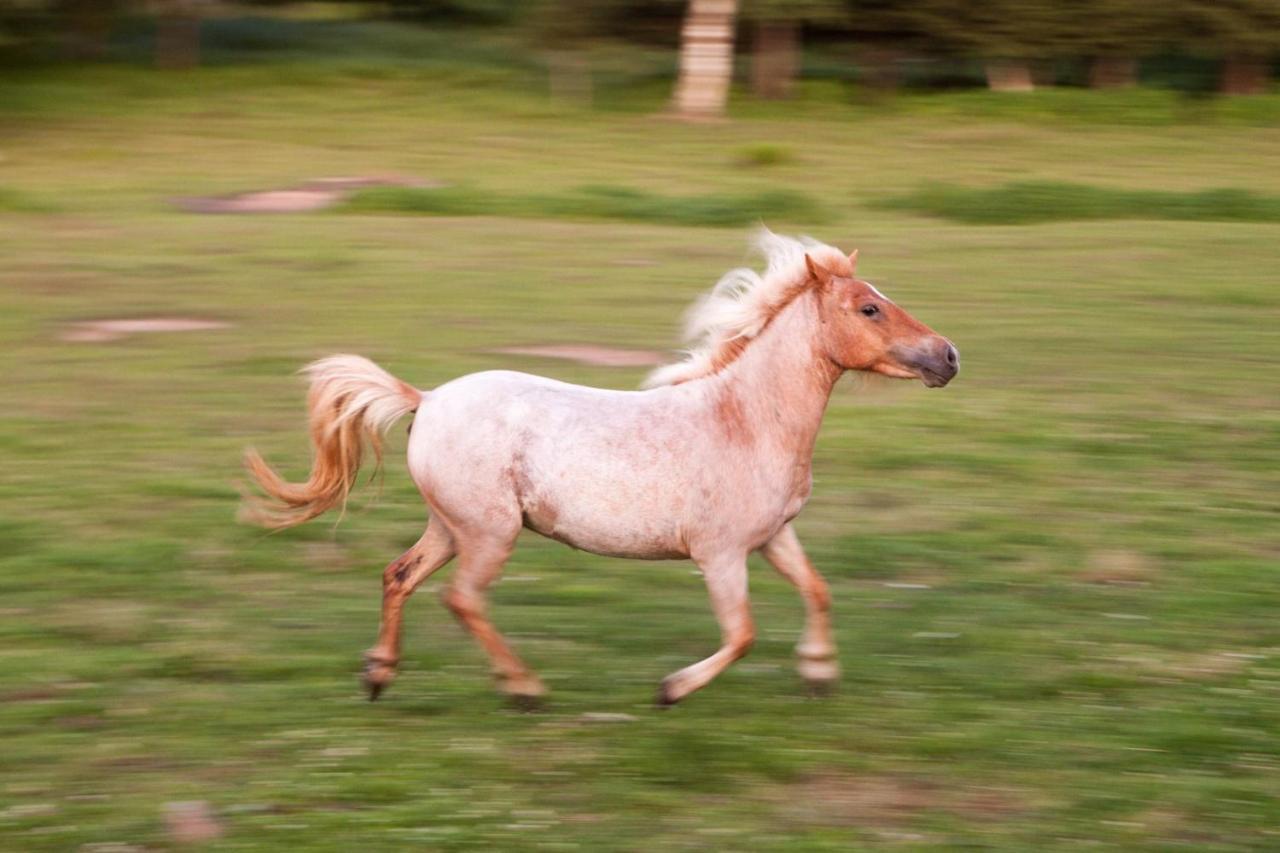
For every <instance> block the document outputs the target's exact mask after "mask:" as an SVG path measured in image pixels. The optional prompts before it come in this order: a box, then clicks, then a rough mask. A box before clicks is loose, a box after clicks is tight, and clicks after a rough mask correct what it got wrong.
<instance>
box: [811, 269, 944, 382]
mask: <svg viewBox="0 0 1280 853" xmlns="http://www.w3.org/2000/svg"><path fill="white" fill-rule="evenodd" d="M856 254H857V253H854V257H856ZM852 259H853V258H852V257H851V259H850V260H852ZM806 260H807V261H808V264H809V270H810V272H811V273H812V274H813V276H814V278H815V279H816V280H817V282H818V299H819V304H820V306H821V314H822V321H823V327H824V329H825V345H826V350H827V356H828V357H829V358H830V359H831V360H832V361H834V362H835V363H836V364H838V365H840V366H841V367H843V368H845V369H846V370H866V371H870V372H872V373H881V374H883V375H885V376H892V377H894V378H897V379H919V380H920V381H921V382H923V383H924V384H925V385H927V386H929V387H930V388H940V387H942V386H943V385H946V384H947V383H948V382H950V381H951V380H952V379H953V378H954V377H955V375H956V373H957V372H959V370H960V354H959V352H957V351H956V348H955V347H954V346H953V345H952V343H951V341H949V340H947V339H946V338H944V337H942V336H941V335H939V334H937V333H936V332H934V331H933V329H930V328H929V327H928V326H926V325H925V324H924V323H921V322H920V321H919V320H917V319H916V318H914V317H912V316H911V315H910V314H908V313H907V312H906V311H904V310H902V309H901V308H899V307H898V306H897V305H895V304H894V303H893V302H891V301H890V300H889V299H888V298H886V297H885V296H884V294H882V293H880V291H878V290H876V289H875V288H874V287H872V286H871V285H870V284H869V283H867V282H865V281H862V280H861V279H858V278H846V277H843V276H838V275H835V274H834V273H832V272H830V271H829V270H826V269H824V268H823V267H821V266H819V265H818V264H817V263H816V262H815V261H813V260H812V259H811V258H807V259H806Z"/></svg>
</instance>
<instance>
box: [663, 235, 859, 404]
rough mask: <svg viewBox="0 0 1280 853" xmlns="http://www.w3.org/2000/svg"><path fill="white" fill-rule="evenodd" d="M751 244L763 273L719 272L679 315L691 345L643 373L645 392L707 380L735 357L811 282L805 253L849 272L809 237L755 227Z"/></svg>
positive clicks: (840, 256)
mask: <svg viewBox="0 0 1280 853" xmlns="http://www.w3.org/2000/svg"><path fill="white" fill-rule="evenodd" d="M752 242H753V244H754V248H755V249H756V250H757V251H759V252H760V254H761V255H763V256H764V258H765V271H764V274H763V275H761V274H760V273H757V272H756V271H755V270H753V269H749V268H747V267H742V268H739V269H735V270H730V271H729V272H727V273H725V274H724V276H723V277H722V278H721V279H720V281H718V282H717V283H716V286H715V287H713V288H712V289H711V292H710V293H708V294H707V295H706V296H704V297H702V298H701V299H699V300H698V301H697V302H696V303H694V305H693V307H692V308H690V309H689V312H688V314H687V315H686V316H685V330H684V339H685V341H686V342H688V343H689V344H690V345H691V346H690V348H689V349H688V350H687V355H686V357H685V359H684V360H683V361H678V362H676V363H675V364H668V365H666V366H665V367H660V368H658V369H657V370H655V371H654V372H653V373H651V374H649V377H648V378H647V379H646V380H645V382H644V387H645V388H655V387H657V386H659V385H679V384H680V383H681V382H688V381H689V380H691V379H697V378H699V377H701V376H709V375H710V374H712V373H716V372H718V371H719V370H720V369H721V368H723V367H724V366H725V365H727V364H729V363H731V362H732V361H733V360H734V359H736V358H737V357H738V356H739V355H741V354H742V351H743V350H744V349H746V347H747V344H748V343H749V342H750V341H751V339H752V338H754V337H756V336H757V335H759V334H760V332H761V331H763V330H764V328H765V326H767V325H769V321H770V320H772V319H773V318H774V317H775V316H777V314H778V312H779V311H781V310H782V309H783V308H784V307H786V306H787V304H788V303H790V302H791V300H793V299H795V298H796V297H797V296H799V295H800V294H801V293H803V292H804V291H805V290H806V289H807V288H808V287H809V286H810V285H812V284H813V280H812V279H811V278H810V276H809V270H808V268H807V267H806V265H805V262H804V257H805V255H810V256H812V258H813V259H814V260H815V261H817V262H818V263H819V264H821V265H822V266H823V267H825V268H827V269H829V270H831V271H832V272H834V273H836V274H837V275H852V274H853V268H852V265H851V264H850V263H849V259H848V258H847V257H845V255H844V253H843V252H841V251H840V250H839V249H836V248H834V247H832V246H828V245H826V244H825V243H819V242H818V241H817V240H813V239H811V238H809V237H801V238H799V239H797V238H794V237H783V236H781V235H779V234H774V233H773V232H772V231H770V230H769V229H768V228H761V229H760V231H759V232H758V233H757V234H756V236H755V239H754V240H753V241H752Z"/></svg>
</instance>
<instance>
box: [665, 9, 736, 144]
mask: <svg viewBox="0 0 1280 853" xmlns="http://www.w3.org/2000/svg"><path fill="white" fill-rule="evenodd" d="M737 7H738V3H737V0H689V11H688V12H687V13H686V14H685V19H684V26H683V28H682V29H681V30H680V77H679V79H678V80H677V81H676V93H675V100H674V103H673V108H674V110H675V114H676V115H677V116H679V117H681V118H686V119H701V118H718V117H720V116H722V115H724V109H725V105H726V103H727V102H728V100H729V84H730V83H731V82H733V25H734V18H735V16H736V15H737V11H738V8H737Z"/></svg>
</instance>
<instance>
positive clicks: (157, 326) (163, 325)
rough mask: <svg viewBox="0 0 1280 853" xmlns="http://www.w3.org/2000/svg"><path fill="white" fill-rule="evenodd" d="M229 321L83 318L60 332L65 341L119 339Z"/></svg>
mask: <svg viewBox="0 0 1280 853" xmlns="http://www.w3.org/2000/svg"><path fill="white" fill-rule="evenodd" d="M230 326H231V324H230V323H224V322H222V321H221V320H205V319H201V318H199V317H134V318H128V319H118V320H84V321H81V322H79V323H72V324H71V325H70V326H69V327H68V328H67V329H65V330H64V331H63V333H62V334H61V335H60V337H61V338H62V340H64V341H72V342H74V343H103V342H106V341H118V340H120V339H121V338H126V337H128V336H130V335H141V334H152V333H154V332H204V331H208V330H210V329H226V328H229V327H230Z"/></svg>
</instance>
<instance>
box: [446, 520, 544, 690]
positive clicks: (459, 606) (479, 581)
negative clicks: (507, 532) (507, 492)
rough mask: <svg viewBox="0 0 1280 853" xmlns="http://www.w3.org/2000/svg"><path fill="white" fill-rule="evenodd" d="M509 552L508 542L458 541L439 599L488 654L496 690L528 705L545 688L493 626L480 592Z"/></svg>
mask: <svg viewBox="0 0 1280 853" xmlns="http://www.w3.org/2000/svg"><path fill="white" fill-rule="evenodd" d="M510 554H511V544H510V543H507V544H502V545H498V544H496V543H483V544H480V543H474V542H466V543H462V544H461V546H460V555H459V557H458V571H457V574H456V575H455V576H454V579H453V583H452V584H451V585H450V586H449V588H448V589H447V590H446V591H445V593H444V596H443V598H444V603H445V606H446V607H448V608H449V609H450V610H452V611H453V614H454V615H455V616H457V617H458V621H460V622H461V623H462V624H463V626H465V627H466V629H467V630H468V631H470V632H471V634H472V636H474V637H475V638H476V640H477V641H479V643H480V645H481V647H483V648H484V650H485V653H486V654H488V655H489V661H490V663H491V664H492V665H493V671H494V674H495V675H496V676H497V678H498V683H499V689H501V690H502V692H503V693H505V694H507V696H508V697H510V698H511V700H512V701H513V702H515V703H516V704H517V705H520V706H522V707H532V706H535V705H536V704H537V703H538V699H539V698H540V697H541V696H542V695H543V694H544V693H546V688H545V687H543V686H542V682H541V681H540V680H539V679H538V676H536V675H534V674H533V672H532V671H531V670H530V669H529V668H528V667H527V666H525V665H524V662H523V661H521V660H520V658H519V657H517V656H516V654H515V652H513V651H511V647H510V646H508V645H507V643H506V640H504V639H503V638H502V635H501V634H499V633H498V630H497V629H496V628H494V627H493V623H492V622H490V621H489V617H488V606H487V604H486V601H485V595H484V592H485V589H486V588H487V587H488V586H489V584H490V583H492V582H493V580H494V579H495V578H497V577H498V574H499V573H500V572H501V571H502V564H503V563H504V562H506V559H507V557H508V556H510Z"/></svg>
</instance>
